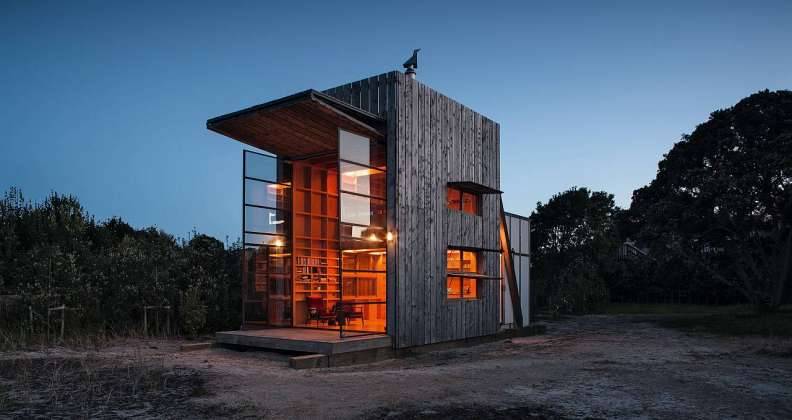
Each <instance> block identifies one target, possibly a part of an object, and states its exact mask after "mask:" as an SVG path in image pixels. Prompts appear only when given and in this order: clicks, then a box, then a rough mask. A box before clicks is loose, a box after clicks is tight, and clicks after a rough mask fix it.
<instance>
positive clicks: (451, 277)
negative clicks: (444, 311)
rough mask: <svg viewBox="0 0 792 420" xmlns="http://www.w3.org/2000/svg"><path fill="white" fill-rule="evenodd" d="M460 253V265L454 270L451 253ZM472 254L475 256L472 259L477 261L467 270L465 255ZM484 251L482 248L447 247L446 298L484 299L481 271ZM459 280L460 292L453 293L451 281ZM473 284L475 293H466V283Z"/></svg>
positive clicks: (458, 299)
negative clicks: (451, 265)
mask: <svg viewBox="0 0 792 420" xmlns="http://www.w3.org/2000/svg"><path fill="white" fill-rule="evenodd" d="M455 252H456V253H459V254H458V255H459V259H458V261H459V267H458V271H452V270H451V269H450V264H449V260H450V259H449V255H451V254H452V253H455ZM466 254H470V255H472V256H473V258H472V261H475V263H474V265H475V267H472V269H468V270H465V266H464V263H463V261H465V255H466ZM483 255H484V254H483V252H482V251H481V250H476V249H470V248H457V247H448V248H447V249H446V299H447V300H449V301H463V300H479V299H482V298H483V296H482V293H481V286H480V285H481V282H480V281H479V280H481V278H482V273H481V267H482V265H481V260H482V257H483ZM452 281H454V282H457V281H458V282H459V284H458V289H456V288H455V289H454V290H459V292H458V293H453V294H452V293H451V291H452V288H453V287H450V282H452ZM470 283H472V284H473V287H472V289H473V293H465V285H466V284H470Z"/></svg>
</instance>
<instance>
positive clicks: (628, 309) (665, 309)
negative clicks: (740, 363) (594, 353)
mask: <svg viewBox="0 0 792 420" xmlns="http://www.w3.org/2000/svg"><path fill="white" fill-rule="evenodd" d="M750 310H751V307H750V306H748V305H728V306H727V305H723V306H718V305H688V304H671V303H669V304H666V303H646V304H641V303H611V304H609V305H608V306H607V307H606V308H605V313H606V314H612V315H618V314H625V315H668V314H728V313H737V312H749V311H750Z"/></svg>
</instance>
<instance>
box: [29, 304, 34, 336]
mask: <svg viewBox="0 0 792 420" xmlns="http://www.w3.org/2000/svg"><path fill="white" fill-rule="evenodd" d="M28 319H29V320H30V337H31V338H32V337H33V332H34V331H33V306H32V305H28Z"/></svg>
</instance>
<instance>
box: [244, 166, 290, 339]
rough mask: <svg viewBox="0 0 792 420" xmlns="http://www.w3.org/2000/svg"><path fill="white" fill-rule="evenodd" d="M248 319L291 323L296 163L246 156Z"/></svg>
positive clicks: (245, 274)
mask: <svg viewBox="0 0 792 420" xmlns="http://www.w3.org/2000/svg"><path fill="white" fill-rule="evenodd" d="M243 156H244V157H243V162H244V163H243V168H244V172H243V183H244V185H243V187H244V190H243V191H244V192H243V197H244V201H243V203H242V205H243V208H244V212H243V241H244V246H245V251H244V264H243V266H242V271H243V272H242V276H243V279H244V280H243V286H242V287H243V291H242V299H243V312H242V316H243V321H244V322H259V323H266V324H269V325H282V326H287V325H290V324H291V318H292V306H291V296H292V289H291V266H292V264H291V254H290V253H289V247H290V246H291V244H289V243H288V242H289V241H288V238H289V235H290V226H291V220H290V213H291V201H292V185H291V182H292V178H291V176H292V171H291V165H290V164H288V163H286V162H284V161H283V160H282V159H278V158H276V157H275V156H270V155H265V154H261V153H256V152H251V151H247V150H246V151H244V153H243Z"/></svg>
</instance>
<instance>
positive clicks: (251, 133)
mask: <svg viewBox="0 0 792 420" xmlns="http://www.w3.org/2000/svg"><path fill="white" fill-rule="evenodd" d="M206 128H208V129H209V130H212V131H214V132H216V133H220V134H222V135H224V136H228V137H230V138H232V139H234V140H238V141H240V142H242V143H245V144H248V145H250V146H253V147H256V148H259V149H262V150H266V151H267V152H270V153H273V154H275V155H278V156H281V157H284V158H292V159H294V158H300V157H307V156H313V155H321V154H324V153H329V152H334V151H336V150H337V149H338V129H339V128H341V129H344V130H347V131H352V132H355V133H358V134H361V135H365V136H369V137H371V138H375V139H382V138H384V131H385V119H383V118H381V117H379V116H377V115H375V114H372V113H370V112H367V111H364V110H362V109H360V108H357V107H354V106H352V105H349V104H347V103H345V102H341V101H339V100H337V99H335V98H333V97H331V96H328V95H325V94H324V93H322V92H319V91H316V90H313V89H309V90H306V91H303V92H300V93H297V94H294V95H290V96H286V97H284V98H280V99H276V100H274V101H270V102H267V103H264V104H261V105H256V106H253V107H250V108H246V109H243V110H241V111H237V112H232V113H230V114H226V115H221V116H219V117H215V118H212V119H210V120H208V121H206Z"/></svg>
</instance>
